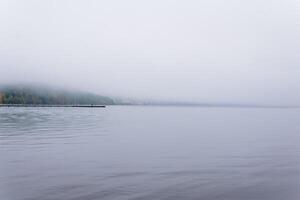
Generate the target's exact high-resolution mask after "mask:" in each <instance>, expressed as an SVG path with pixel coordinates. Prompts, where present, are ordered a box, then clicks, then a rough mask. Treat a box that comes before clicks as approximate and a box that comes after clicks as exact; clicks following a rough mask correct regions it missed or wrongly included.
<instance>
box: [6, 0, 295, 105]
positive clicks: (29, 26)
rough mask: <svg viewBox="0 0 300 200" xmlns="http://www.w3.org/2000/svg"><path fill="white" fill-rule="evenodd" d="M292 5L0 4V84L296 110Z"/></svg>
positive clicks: (212, 0) (162, 1)
mask: <svg viewBox="0 0 300 200" xmlns="http://www.w3.org/2000/svg"><path fill="white" fill-rule="evenodd" d="M299 35H300V2H299V1H297V0H266V1H261V0H251V1H240V0H227V1H223V0H202V1H196V0H194V1H192V0H185V1H183V0H182V1H174V0H169V1H167V0H152V1H139V0H128V1H122V0H110V1H96V0H95V1H92V0H85V1H83V0H81V1H77V0H73V1H66V0H59V1H54V0H53V1H40V0H35V1H32V0H27V1H21V0H19V1H14V0H1V1H0V83H2V84H3V83H38V84H41V83H42V84H49V85H54V86H59V87H67V88H74V89H80V90H87V91H91V92H94V93H98V94H105V95H112V96H120V97H131V98H144V99H161V100H172V101H174V100H176V101H193V102H231V103H232V102H238V103H262V104H272V105H274V104H280V105H282V104H285V105H299V104H300V103H299V102H300V92H299V91H300V79H299V77H300V67H299V64H300V57H299V52H300V37H299Z"/></svg>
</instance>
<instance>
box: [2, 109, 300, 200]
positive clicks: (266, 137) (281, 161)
mask: <svg viewBox="0 0 300 200" xmlns="http://www.w3.org/2000/svg"><path fill="white" fill-rule="evenodd" d="M299 120H300V110H299V109H254V108H252V109H249V108H199V107H142V106H136V107H133V106H128V107H126V106H123V107H122V106H111V107H107V108H105V109H89V108H0V163H1V165H0V199H6V200H40V199H43V200H52V199H55V200H77V199H78V200H81V199H85V200H89V199H101V200H102V199H205V200H221V199H222V200H223V199H224V200H225V199H226V200H227V199H228V200H229V199H230V200H234V199H236V200H240V199H247V200H248V199H249V200H250V199H251V200H252V199H268V200H269V199H270V200H277V199H278V200H279V199H280V200H282V199H285V200H289V199H299V197H300V194H299V186H300V185H299V183H300V179H299V178H300V145H299V141H300V134H299V133H300V126H299Z"/></svg>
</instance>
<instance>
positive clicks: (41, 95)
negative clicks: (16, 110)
mask: <svg viewBox="0 0 300 200" xmlns="http://www.w3.org/2000/svg"><path fill="white" fill-rule="evenodd" d="M0 104H34V105H36V104H43V105H47V104H48V105H86V104H95V105H114V104H115V101H114V100H113V99H112V98H109V97H106V96H100V95H95V94H92V93H87V92H77V91H68V90H62V89H61V90H60V89H52V88H50V87H37V86H3V87H0Z"/></svg>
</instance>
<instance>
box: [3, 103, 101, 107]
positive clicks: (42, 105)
mask: <svg viewBox="0 0 300 200" xmlns="http://www.w3.org/2000/svg"><path fill="white" fill-rule="evenodd" d="M0 107H66V108H105V107H106V106H105V105H47V104H0Z"/></svg>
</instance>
